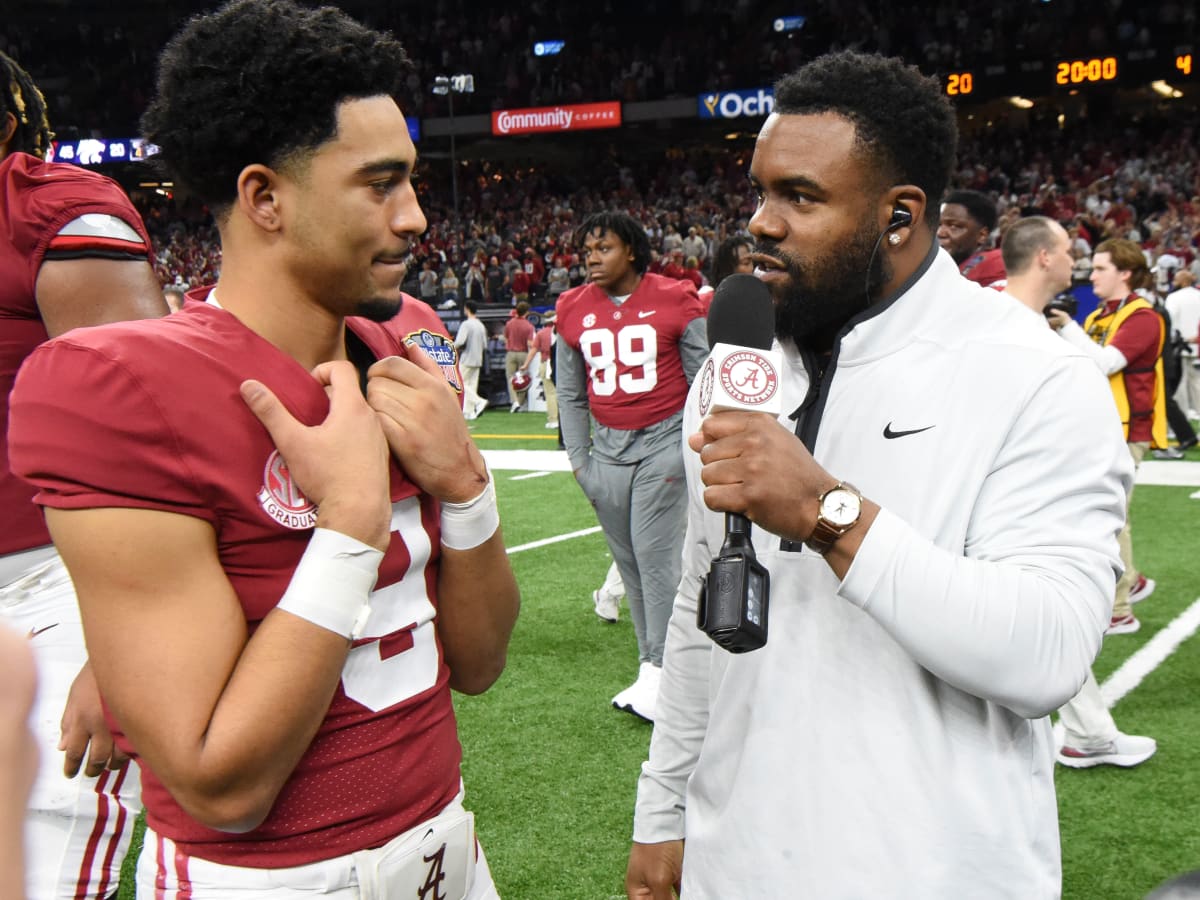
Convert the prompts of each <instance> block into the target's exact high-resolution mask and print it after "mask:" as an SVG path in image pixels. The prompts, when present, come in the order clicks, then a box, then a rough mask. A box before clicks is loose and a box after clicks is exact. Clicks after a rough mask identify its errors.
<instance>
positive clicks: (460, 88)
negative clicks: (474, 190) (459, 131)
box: [433, 75, 475, 218]
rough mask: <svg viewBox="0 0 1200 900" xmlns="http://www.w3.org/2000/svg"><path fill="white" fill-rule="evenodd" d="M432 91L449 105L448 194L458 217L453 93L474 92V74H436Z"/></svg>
mask: <svg viewBox="0 0 1200 900" xmlns="http://www.w3.org/2000/svg"><path fill="white" fill-rule="evenodd" d="M433 92H434V93H435V94H437V95H438V96H439V97H445V98H446V102H447V103H448V104H449V105H450V195H451V197H453V199H454V215H455V218H457V217H458V158H457V153H456V152H455V145H454V95H455V94H473V93H475V76H474V75H438V76H437V77H435V78H434V79H433Z"/></svg>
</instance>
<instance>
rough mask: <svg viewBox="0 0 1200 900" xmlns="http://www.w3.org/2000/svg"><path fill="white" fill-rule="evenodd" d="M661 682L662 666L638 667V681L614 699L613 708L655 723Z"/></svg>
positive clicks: (644, 665) (647, 665) (649, 664)
mask: <svg viewBox="0 0 1200 900" xmlns="http://www.w3.org/2000/svg"><path fill="white" fill-rule="evenodd" d="M661 680H662V667H661V666H656V665H654V664H653V663H648V662H644V663H642V664H641V665H640V666H639V667H638V677H637V681H635V682H634V683H633V684H631V685H630V686H629V687H627V688H625V690H623V691H621V693H619V694H617V696H615V697H613V701H612V704H613V706H614V707H616V708H617V709H620V710H624V711H625V712H629V713H633V714H634V715H635V716H637V717H638V718H640V719H645V720H646V721H647V722H653V721H654V713H655V711H656V710H657V708H658V685H659V682H660V681H661Z"/></svg>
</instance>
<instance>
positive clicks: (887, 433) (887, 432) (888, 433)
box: [883, 422, 934, 441]
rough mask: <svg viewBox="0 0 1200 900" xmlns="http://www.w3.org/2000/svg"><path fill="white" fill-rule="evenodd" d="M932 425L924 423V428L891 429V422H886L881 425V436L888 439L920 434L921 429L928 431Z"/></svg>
mask: <svg viewBox="0 0 1200 900" xmlns="http://www.w3.org/2000/svg"><path fill="white" fill-rule="evenodd" d="M933 427H934V426H933V425H926V426H925V427H924V428H913V429H912V430H911V431H892V423H891V422H888V423H887V424H886V425H884V426H883V436H884V437H885V438H887V439H888V440H889V441H890V440H893V439H895V438H902V437H908V436H909V435H910V434H920V433H921V432H922V431H928V430H929V429H930V428H933Z"/></svg>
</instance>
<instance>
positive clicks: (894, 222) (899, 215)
mask: <svg viewBox="0 0 1200 900" xmlns="http://www.w3.org/2000/svg"><path fill="white" fill-rule="evenodd" d="M911 224H912V213H910V212H909V211H908V208H907V207H905V206H901V205H900V204H899V203H897V204H896V205H895V206H894V207H893V208H892V218H891V219H889V220H888V225H887V230H888V231H891V230H892V229H893V228H903V227H905V226H906V225H911Z"/></svg>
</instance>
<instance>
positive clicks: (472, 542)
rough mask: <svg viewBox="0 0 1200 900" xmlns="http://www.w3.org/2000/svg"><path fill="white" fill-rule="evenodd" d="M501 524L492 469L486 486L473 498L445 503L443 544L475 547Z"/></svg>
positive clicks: (456, 547)
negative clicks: (462, 501) (461, 501)
mask: <svg viewBox="0 0 1200 900" xmlns="http://www.w3.org/2000/svg"><path fill="white" fill-rule="evenodd" d="M499 527H500V509H499V507H497V506H496V488H495V487H494V486H493V484H492V473H491V472H488V483H487V487H485V488H484V489H483V491H482V492H481V493H480V494H479V496H478V497H476V498H475V499H474V500H468V501H467V502H466V503H443V504H442V543H443V544H444V545H445V546H447V547H449V548H450V549H451V550H473V549H474V548H476V547H478V546H479V545H480V544H482V543H483V542H484V541H486V540H487V539H488V538H490V537H491V536H492V535H493V534H495V533H496V529H497V528H499Z"/></svg>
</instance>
